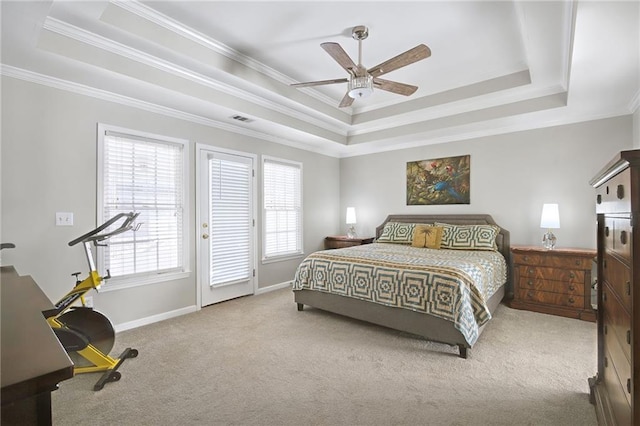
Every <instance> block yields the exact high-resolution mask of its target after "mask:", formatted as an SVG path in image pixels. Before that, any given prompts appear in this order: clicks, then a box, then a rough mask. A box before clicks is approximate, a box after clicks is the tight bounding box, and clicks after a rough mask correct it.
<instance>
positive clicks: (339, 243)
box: [324, 235, 373, 249]
mask: <svg viewBox="0 0 640 426" xmlns="http://www.w3.org/2000/svg"><path fill="white" fill-rule="evenodd" d="M372 242H373V237H368V238H349V237H347V236H343V235H337V236H334V237H326V238H325V239H324V248H325V249H337V248H343V247H353V246H360V245H362V244H369V243H372Z"/></svg>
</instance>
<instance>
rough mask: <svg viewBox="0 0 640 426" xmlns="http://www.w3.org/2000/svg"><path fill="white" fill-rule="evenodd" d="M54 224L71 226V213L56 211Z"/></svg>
mask: <svg viewBox="0 0 640 426" xmlns="http://www.w3.org/2000/svg"><path fill="white" fill-rule="evenodd" d="M56 226H73V213H70V212H58V213H56Z"/></svg>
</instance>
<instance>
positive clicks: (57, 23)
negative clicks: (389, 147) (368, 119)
mask: <svg viewBox="0 0 640 426" xmlns="http://www.w3.org/2000/svg"><path fill="white" fill-rule="evenodd" d="M42 28H43V29H44V30H48V31H51V32H53V33H56V34H59V35H62V36H64V37H68V38H70V39H73V40H76V41H79V42H81V43H85V44H88V45H90V46H93V47H96V48H98V49H101V50H104V51H107V52H110V53H113V54H115V55H119V56H122V57H124V58H127V59H130V60H133V61H135V62H138V63H141V64H144V65H147V66H150V67H153V68H156V69H158V70H160V71H163V72H167V73H169V74H172V75H175V76H177V77H180V78H184V79H186V80H189V81H192V82H195V83H197V84H201V85H203V86H207V87H210V88H212V89H215V90H218V91H220V92H222V93H225V94H228V95H230V96H233V97H236V98H238V99H241V100H243V101H246V102H249V103H252V104H255V105H258V106H261V107H263V108H266V109H269V110H272V111H276V112H279V113H281V114H284V115H287V116H290V117H293V118H296V119H298V120H301V121H303V122H305V123H309V124H312V125H315V126H318V127H320V128H323V129H325V130H328V131H331V132H335V133H338V134H340V135H342V136H346V134H347V132H346V129H345V128H344V126H338V125H335V124H333V123H329V122H327V121H325V120H321V119H319V118H316V117H312V116H310V115H308V114H304V113H302V112H301V111H300V110H298V109H294V108H290V107H287V106H284V105H282V104H280V103H277V102H273V101H271V100H268V99H265V98H263V97H261V96H258V95H255V94H253V93H250V92H248V91H246V90H242V89H239V88H237V87H234V86H231V85H229V84H226V83H222V82H220V81H217V80H214V79H212V78H210V77H207V76H204V75H202V74H199V73H196V72H194V71H191V70H189V69H187V68H184V67H181V66H179V65H176V64H173V63H171V62H169V61H166V60H164V59H160V58H157V57H155V56H152V55H149V54H147V53H144V52H141V51H139V50H137V49H133V48H131V47H129V46H126V45H124V44H122V43H118V42H116V41H113V40H110V39H107V38H105V37H103V36H100V35H98V34H95V33H92V32H90V31H87V30H84V29H82V28H79V27H76V26H74V25H71V24H69V23H67V22H64V21H61V20H59V19H56V18H52V17H50V16H48V17H47V18H46V19H45V21H44V23H43V26H42ZM241 113H242V112H241ZM243 114H244V113H243ZM245 115H246V114H245Z"/></svg>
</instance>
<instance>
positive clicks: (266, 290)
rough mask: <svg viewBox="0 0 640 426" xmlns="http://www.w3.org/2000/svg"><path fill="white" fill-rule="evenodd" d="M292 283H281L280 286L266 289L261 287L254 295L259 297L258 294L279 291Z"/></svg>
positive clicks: (271, 286)
mask: <svg viewBox="0 0 640 426" xmlns="http://www.w3.org/2000/svg"><path fill="white" fill-rule="evenodd" d="M292 282H293V281H285V282H283V283H280V284H274V285H270V286H268V287H262V288H259V289H257V290H256V292H255V295H256V296H257V295H259V294H264V293H269V292H270V291H274V290H280V289H281V288H287V287H290V286H291V283H292Z"/></svg>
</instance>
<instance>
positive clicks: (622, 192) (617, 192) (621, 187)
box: [616, 185, 624, 200]
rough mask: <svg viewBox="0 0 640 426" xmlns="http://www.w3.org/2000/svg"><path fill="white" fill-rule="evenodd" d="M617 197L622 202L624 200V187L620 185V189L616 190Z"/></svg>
mask: <svg viewBox="0 0 640 426" xmlns="http://www.w3.org/2000/svg"><path fill="white" fill-rule="evenodd" d="M616 196H617V197H618V200H622V199H623V198H624V185H618V188H617V189H616Z"/></svg>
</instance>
